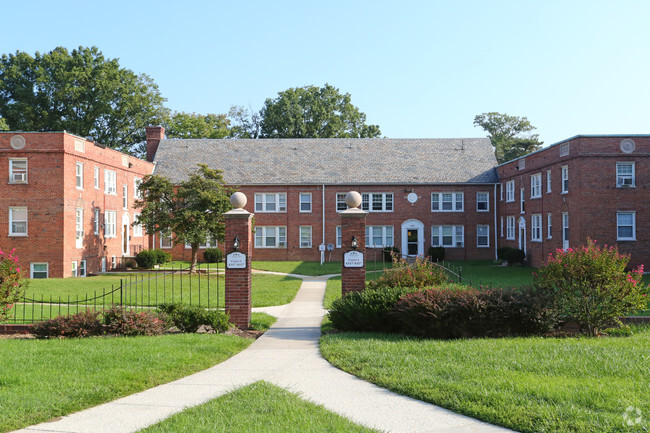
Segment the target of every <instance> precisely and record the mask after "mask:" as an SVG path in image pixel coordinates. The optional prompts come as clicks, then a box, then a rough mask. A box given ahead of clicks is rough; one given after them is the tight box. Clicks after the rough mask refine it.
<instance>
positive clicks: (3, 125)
mask: <svg viewBox="0 0 650 433" xmlns="http://www.w3.org/2000/svg"><path fill="white" fill-rule="evenodd" d="M0 131H9V124H8V123H7V120H6V119H3V118H2V117H0Z"/></svg>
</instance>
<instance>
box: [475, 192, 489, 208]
mask: <svg viewBox="0 0 650 433" xmlns="http://www.w3.org/2000/svg"><path fill="white" fill-rule="evenodd" d="M489 210H490V194H489V193H487V192H477V193H476V211H477V212H487V211H489Z"/></svg>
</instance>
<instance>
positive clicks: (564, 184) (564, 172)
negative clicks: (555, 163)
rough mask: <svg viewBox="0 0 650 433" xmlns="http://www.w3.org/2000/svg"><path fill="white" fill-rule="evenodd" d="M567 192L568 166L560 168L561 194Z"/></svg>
mask: <svg viewBox="0 0 650 433" xmlns="http://www.w3.org/2000/svg"><path fill="white" fill-rule="evenodd" d="M568 192H569V166H568V165H563V166H562V194H566V193H568Z"/></svg>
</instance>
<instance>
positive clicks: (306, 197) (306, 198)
mask: <svg viewBox="0 0 650 433" xmlns="http://www.w3.org/2000/svg"><path fill="white" fill-rule="evenodd" d="M300 212H311V193H310V192H301V193H300Z"/></svg>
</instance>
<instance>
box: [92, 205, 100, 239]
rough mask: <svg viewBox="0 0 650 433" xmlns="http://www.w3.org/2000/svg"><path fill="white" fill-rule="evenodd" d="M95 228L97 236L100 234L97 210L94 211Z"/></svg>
mask: <svg viewBox="0 0 650 433" xmlns="http://www.w3.org/2000/svg"><path fill="white" fill-rule="evenodd" d="M93 228H94V229H95V230H94V232H95V234H96V235H98V234H99V209H98V208H95V209H94V210H93Z"/></svg>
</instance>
